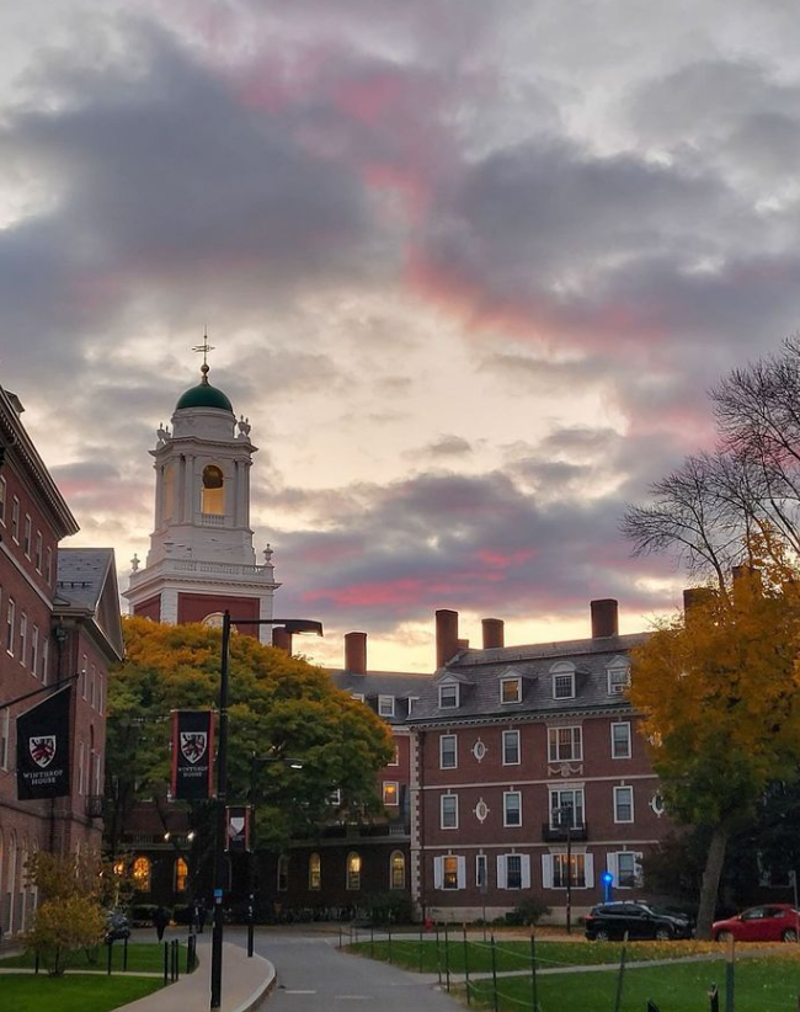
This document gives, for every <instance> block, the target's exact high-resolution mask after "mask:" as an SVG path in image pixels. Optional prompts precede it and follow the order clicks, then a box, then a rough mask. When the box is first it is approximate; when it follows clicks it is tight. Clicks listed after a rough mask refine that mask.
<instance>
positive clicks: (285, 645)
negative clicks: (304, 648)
mask: <svg viewBox="0 0 800 1012" xmlns="http://www.w3.org/2000/svg"><path fill="white" fill-rule="evenodd" d="M272 645H273V646H274V647H277V648H278V650H284V651H286V653H287V654H288V655H289V656H290V657H291V656H292V634H291V633H290V632H286V630H285V629H281V627H280V626H276V627H275V628H274V629H273V630H272Z"/></svg>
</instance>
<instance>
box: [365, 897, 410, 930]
mask: <svg viewBox="0 0 800 1012" xmlns="http://www.w3.org/2000/svg"><path fill="white" fill-rule="evenodd" d="M364 907H365V908H366V909H367V910H369V916H370V919H371V920H372V921H374V922H375V924H410V923H411V921H412V920H413V913H414V907H413V905H412V902H411V897H410V896H407V895H406V894H405V893H401V892H399V891H398V892H396V893H394V892H388V893H376V894H375V895H374V896H370V897H369V898H368V899H367V901H366V903H365V904H364Z"/></svg>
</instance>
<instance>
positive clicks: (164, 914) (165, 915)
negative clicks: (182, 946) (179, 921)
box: [153, 907, 172, 942]
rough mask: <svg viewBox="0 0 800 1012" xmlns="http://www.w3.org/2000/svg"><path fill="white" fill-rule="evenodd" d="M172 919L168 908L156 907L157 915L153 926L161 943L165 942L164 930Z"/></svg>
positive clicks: (154, 916)
mask: <svg viewBox="0 0 800 1012" xmlns="http://www.w3.org/2000/svg"><path fill="white" fill-rule="evenodd" d="M171 919H172V915H171V914H170V912H169V910H167V908H166V907H156V909H155V913H154V914H153V924H154V925H155V929H156V932H157V934H158V940H159V942H162V941H163V940H164V929H165V928H166V927H167V925H168V924H169V922H170V920H171Z"/></svg>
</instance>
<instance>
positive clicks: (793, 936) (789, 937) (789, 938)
mask: <svg viewBox="0 0 800 1012" xmlns="http://www.w3.org/2000/svg"><path fill="white" fill-rule="evenodd" d="M781 938H782V939H783V941H784V942H796V941H797V932H796V931H795V930H794V928H787V929H786V930H785V931H784V933H783V934H782V935H781Z"/></svg>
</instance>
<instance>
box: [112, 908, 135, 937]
mask: <svg viewBox="0 0 800 1012" xmlns="http://www.w3.org/2000/svg"><path fill="white" fill-rule="evenodd" d="M130 935H131V924H130V921H129V920H128V915H127V914H126V913H125V911H124V910H109V911H107V913H106V942H118V941H122V939H124V938H130Z"/></svg>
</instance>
